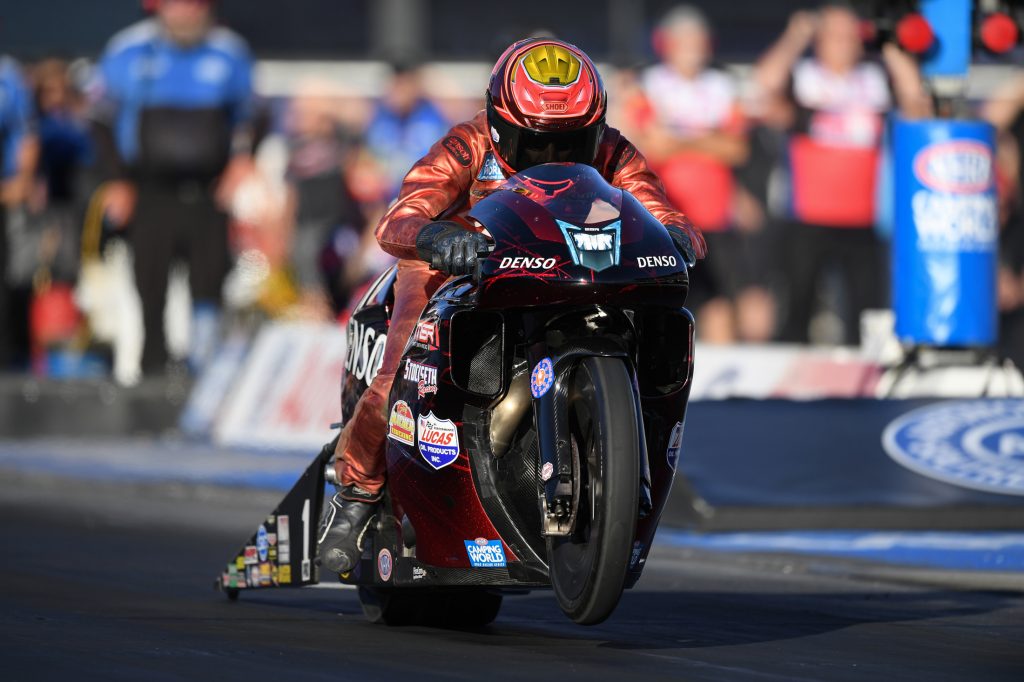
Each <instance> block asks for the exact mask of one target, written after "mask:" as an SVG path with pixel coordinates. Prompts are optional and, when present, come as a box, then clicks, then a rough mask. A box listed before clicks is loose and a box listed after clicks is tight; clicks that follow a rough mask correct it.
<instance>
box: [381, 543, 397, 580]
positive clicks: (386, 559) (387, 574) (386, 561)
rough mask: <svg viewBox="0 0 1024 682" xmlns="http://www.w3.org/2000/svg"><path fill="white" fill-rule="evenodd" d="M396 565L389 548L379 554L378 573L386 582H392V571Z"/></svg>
mask: <svg viewBox="0 0 1024 682" xmlns="http://www.w3.org/2000/svg"><path fill="white" fill-rule="evenodd" d="M392 568H394V563H393V562H392V560H391V550H389V549H388V548H387V547H385V548H384V549H382V550H381V551H380V552H378V553H377V573H379V574H380V579H381V580H383V581H384V582H387V581H389V580H391V569H392Z"/></svg>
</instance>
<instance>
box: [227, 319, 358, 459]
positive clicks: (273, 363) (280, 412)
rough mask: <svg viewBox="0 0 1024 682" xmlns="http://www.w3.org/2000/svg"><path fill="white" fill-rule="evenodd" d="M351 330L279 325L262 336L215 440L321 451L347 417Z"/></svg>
mask: <svg viewBox="0 0 1024 682" xmlns="http://www.w3.org/2000/svg"><path fill="white" fill-rule="evenodd" d="M345 347H346V344H345V331H344V329H342V328H341V327H339V326H337V325H333V324H317V323H299V322H292V323H275V324H270V325H267V326H265V327H264V328H263V329H262V330H261V331H260V333H259V335H258V336H257V337H256V341H255V343H254V344H253V348H252V350H251V352H250V353H249V356H248V358H247V359H246V360H245V362H244V364H243V365H242V369H241V373H240V375H239V377H238V378H237V379H236V381H235V383H234V385H233V386H232V387H231V390H230V391H229V392H228V396H227V399H226V401H225V403H224V405H223V407H222V409H221V411H220V416H219V418H218V419H217V421H216V424H215V426H214V431H213V437H214V442H216V443H217V444H218V445H225V446H234V447H256V448H278V449H308V450H311V451H312V450H317V449H319V448H320V447H321V446H322V445H323V444H324V443H326V442H328V441H329V440H331V438H332V437H333V433H332V431H331V424H333V423H335V422H338V421H340V420H341V400H340V397H339V396H340V391H341V383H340V382H341V373H342V370H343V369H344V367H345Z"/></svg>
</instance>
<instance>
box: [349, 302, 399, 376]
mask: <svg viewBox="0 0 1024 682" xmlns="http://www.w3.org/2000/svg"><path fill="white" fill-rule="evenodd" d="M387 341H388V335H387V334H378V333H377V330H376V329H374V328H373V327H371V326H369V325H366V324H363V323H362V322H359V321H358V320H356V319H355V318H353V319H352V320H350V321H349V323H348V354H347V355H346V356H345V371H346V372H348V373H349V374H352V375H353V376H355V378H356V379H359V380H360V381H366V383H367V384H369V383H370V382H371V381H373V378H374V377H375V376H377V372H379V371H380V365H381V363H382V362H384V346H385V345H386V344H387Z"/></svg>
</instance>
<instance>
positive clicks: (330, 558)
mask: <svg viewBox="0 0 1024 682" xmlns="http://www.w3.org/2000/svg"><path fill="white" fill-rule="evenodd" d="M606 110H607V93H606V92H605V89H604V85H603V83H602V82H601V77H600V75H599V74H598V72H597V69H596V68H595V67H594V64H593V62H591V61H590V58H589V57H587V55H586V54H584V53H583V51H582V50H580V49H579V48H577V47H575V46H574V45H570V44H568V43H565V42H563V41H560V40H554V39H550V38H529V39H526V40H520V41H518V42H516V43H514V44H512V45H511V46H510V47H509V48H508V49H507V50H505V52H504V53H503V54H502V55H501V57H500V58H499V59H498V62H497V64H496V65H495V67H494V70H493V71H492V72H491V77H490V82H489V84H488V87H487V93H486V109H485V110H484V111H481V112H479V113H478V114H477V115H476V116H474V117H473V118H472V119H471V120H469V121H466V122H464V123H460V124H458V125H456V126H455V127H453V128H452V129H451V130H450V131H449V132H448V133H447V135H445V136H444V137H443V138H442V139H441V140H439V141H438V142H436V143H435V144H434V145H433V147H431V149H430V151H429V152H427V155H426V156H424V157H423V158H422V159H420V160H419V161H417V162H416V164H415V165H413V167H412V169H411V170H410V171H409V173H408V174H407V175H406V176H405V180H404V182H403V184H402V189H401V191H400V193H399V195H398V199H397V200H396V201H395V203H394V204H393V205H392V206H391V207H390V209H388V211H387V212H386V213H385V214H384V216H383V217H382V218H381V221H380V223H379V225H378V226H377V230H376V235H377V240H378V241H379V242H380V246H381V248H383V249H384V250H385V251H387V252H388V253H390V254H392V255H393V256H395V257H397V258H398V259H399V263H398V277H397V279H396V282H395V291H394V294H395V301H394V306H393V308H392V312H391V324H390V327H389V329H388V335H387V342H386V346H385V349H384V354H383V359H382V361H381V366H380V369H379V370H378V371H377V374H376V376H375V377H374V378H373V380H372V381H371V382H370V385H369V387H368V388H367V390H366V391H365V392H364V393H363V395H362V396H361V397H360V399H359V402H358V403H357V404H356V408H355V411H354V413H353V415H352V419H351V421H350V422H349V423H348V424H347V425H346V426H345V428H344V429H343V430H342V432H341V434H340V435H339V437H338V438H337V439H336V445H335V443H332V444H329V445H327V446H325V447H328V448H330V447H332V446H333V447H334V453H335V455H336V459H335V472H336V474H337V479H338V481H339V485H340V488H339V491H338V493H337V494H336V495H334V497H333V498H332V499H331V500H330V501H329V502H328V504H327V505H326V506H325V509H324V515H323V518H322V519H321V523H320V535H319V542H320V552H319V556H320V559H319V560H320V561H321V563H322V565H323V566H324V567H326V568H327V569H328V570H331V571H335V572H339V573H344V572H346V571H349V570H351V569H352V568H353V567H355V565H356V563H357V562H358V561H359V557H360V555H361V553H362V552H361V541H362V536H363V534H364V532H365V530H366V528H367V526H368V525H369V523H370V521H371V519H372V518H373V514H374V511H375V509H376V505H377V504H378V502H379V501H380V499H381V491H382V488H383V486H384V483H385V474H386V470H385V461H384V446H385V437H386V434H387V407H388V405H387V399H388V393H389V391H390V390H391V384H392V381H393V380H394V377H395V372H396V371H397V369H398V365H399V362H400V361H401V356H402V352H403V349H404V347H405V342H406V340H407V339H408V338H409V335H410V334H411V333H412V331H413V327H414V326H415V324H416V322H417V320H418V319H419V316H420V313H421V312H422V311H423V308H424V307H425V306H426V304H427V301H428V300H429V298H430V296H431V295H432V294H433V293H434V292H435V291H436V290H437V289H438V288H439V287H440V286H441V285H442V284H443V283H444V282H445V280H447V279H448V277H449V276H452V275H464V274H468V273H472V272H474V270H475V268H476V261H477V256H478V254H480V253H482V252H485V251H486V250H487V247H488V241H487V238H486V237H485V236H484V235H483V234H480V233H479V232H478V231H476V230H475V229H474V228H473V227H472V226H471V225H470V223H469V222H468V221H466V220H464V219H463V218H462V216H464V215H465V214H466V213H467V212H468V211H469V210H470V209H471V208H472V206H473V205H475V204H476V202H478V201H479V200H480V199H482V198H484V197H485V196H487V195H488V194H490V193H491V192H493V191H495V190H496V189H497V188H498V187H499V186H500V185H501V183H502V182H504V181H505V179H506V178H507V177H508V176H510V175H512V174H514V173H516V172H518V171H521V170H523V169H526V168H529V167H531V166H536V165H540V164H543V163H549V162H575V163H585V164H589V165H590V166H592V167H594V168H595V169H597V170H598V171H599V172H600V173H601V174H602V175H603V176H604V178H605V179H606V180H608V181H609V182H610V183H612V184H613V185H615V186H616V187H619V188H621V189H624V190H627V191H628V192H630V193H631V194H632V195H633V196H635V197H636V198H637V199H638V200H639V201H640V202H641V203H642V204H643V205H644V207H645V208H646V209H647V210H648V211H650V212H651V214H652V215H654V217H655V218H657V219H658V220H659V221H661V222H662V223H663V224H664V225H665V226H666V227H667V228H668V231H669V233H670V234H671V235H672V239H673V241H674V242H675V244H676V247H677V248H678V250H679V252H680V253H681V254H682V256H683V258H684V259H685V260H686V261H687V263H689V264H690V265H693V264H694V263H695V262H696V260H697V259H698V258H703V257H704V255H705V252H706V247H705V244H704V239H703V237H702V236H701V234H700V232H699V231H698V230H697V229H696V228H694V226H693V225H692V224H691V223H690V221H689V220H688V219H687V218H686V217H685V216H684V215H683V214H681V213H679V212H678V211H676V210H675V209H674V208H672V206H671V204H670V203H669V201H668V198H667V197H666V196H665V190H664V188H663V187H662V184H661V182H660V181H659V180H658V178H657V176H656V175H654V173H653V172H652V171H651V170H650V169H649V168H648V166H647V162H646V161H645V160H644V157H643V156H642V155H641V154H640V153H639V152H638V151H637V150H636V147H634V146H633V145H632V144H631V143H630V142H629V141H628V140H627V139H625V138H624V137H623V136H622V135H621V134H620V133H619V131H618V130H615V129H614V128H609V127H608V126H607V125H606V124H605V113H606ZM428 263H429V264H428Z"/></svg>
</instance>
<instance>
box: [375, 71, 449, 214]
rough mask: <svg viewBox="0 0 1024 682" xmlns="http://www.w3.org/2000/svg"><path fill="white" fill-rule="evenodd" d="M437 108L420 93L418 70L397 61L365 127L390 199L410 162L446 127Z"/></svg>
mask: <svg viewBox="0 0 1024 682" xmlns="http://www.w3.org/2000/svg"><path fill="white" fill-rule="evenodd" d="M448 126H449V123H448V121H447V120H445V118H444V116H443V115H442V114H441V111H440V110H439V109H438V108H437V106H435V105H434V103H433V102H431V101H430V100H429V99H428V98H427V97H426V95H425V94H424V93H423V85H422V83H421V81H420V73H419V71H418V70H417V69H415V68H413V67H411V66H409V65H407V64H397V65H395V67H394V75H393V76H392V78H391V82H390V84H388V86H387V88H386V89H385V92H384V96H383V97H382V98H381V100H380V102H378V103H377V106H376V109H375V110H374V112H373V115H372V116H371V118H370V122H369V124H368V125H367V128H366V145H367V148H368V149H369V151H370V153H371V154H372V155H373V156H374V157H375V158H376V160H377V163H378V164H379V165H380V166H381V168H382V170H383V173H384V175H385V178H386V180H387V184H388V190H389V196H388V197H387V200H388V201H390V200H391V199H393V198H394V197H395V196H397V195H398V188H399V187H400V186H401V184H402V179H403V178H404V177H405V174H406V173H407V172H408V171H409V169H410V168H411V167H412V164H413V163H414V162H415V161H416V160H417V159H419V158H420V157H422V156H423V155H424V154H426V153H427V150H429V149H430V146H431V145H432V144H434V142H436V141H437V140H438V139H439V138H440V137H441V135H443V134H444V133H445V132H446V131H447V130H448Z"/></svg>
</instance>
